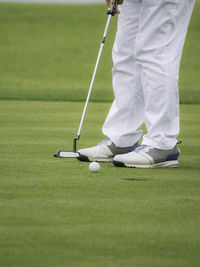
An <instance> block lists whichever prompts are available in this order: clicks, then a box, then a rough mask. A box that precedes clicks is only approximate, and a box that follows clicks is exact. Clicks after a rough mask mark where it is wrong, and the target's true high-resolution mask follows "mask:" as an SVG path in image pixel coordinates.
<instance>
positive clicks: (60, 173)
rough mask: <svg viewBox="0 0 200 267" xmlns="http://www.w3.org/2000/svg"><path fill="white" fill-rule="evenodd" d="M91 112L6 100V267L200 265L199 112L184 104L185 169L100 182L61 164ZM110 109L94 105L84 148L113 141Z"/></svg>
mask: <svg viewBox="0 0 200 267" xmlns="http://www.w3.org/2000/svg"><path fill="white" fill-rule="evenodd" d="M83 105H84V103H71V102H66V103H64V102H60V103H59V102H42V101H40V102H36V101H35V102H34V101H33V102H32V101H0V124H1V128H0V146H1V150H0V153H1V154H0V157H1V161H0V164H1V167H0V177H1V179H0V183H1V184H0V198H1V201H0V208H1V219H0V236H1V238H0V249H1V254H0V261H1V266H6V267H9V266H15V267H17V266H31V267H32V266H41V267H44V266H48V267H49V266H59V267H60V266H66V265H67V266H77V267H78V266H88V267H89V266H97V267H100V266H108V267H112V266H113V267H114V266H137V267H138V266H139V267H140V266H141V267H143V266H148V267H149V266H154V267H155V266H164V267H165V266H174V267H175V266H176V267H177V266H181V267H182V266H185V267H186V266H187V267H188V266H198V265H199V263H200V257H199V249H200V233H199V229H200V228H199V223H200V215H199V214H200V213H199V210H200V205H199V200H200V194H199V188H200V179H199V178H200V177H199V176H200V175H199V173H200V172H199V169H200V166H199V159H200V153H199V149H198V147H199V124H198V123H197V117H198V114H199V106H198V105H181V115H182V116H181V136H180V139H182V140H183V144H182V145H181V146H180V148H181V151H182V155H181V157H180V168H179V169H174V170H169V169H163V170H161V169H158V170H139V169H138V170H137V169H124V168H116V167H114V166H112V164H101V170H100V172H99V173H97V174H94V173H90V172H89V171H88V163H83V162H79V161H77V160H73V159H69V160H66V159H56V158H53V157H52V154H53V153H54V152H55V151H56V150H57V149H59V148H61V149H71V148H72V139H73V137H74V136H75V135H76V131H77V127H78V124H79V120H80V113H81V112H82V108H83ZM109 106H110V104H105V103H90V105H89V109H88V112H87V116H86V121H85V124H84V127H83V132H82V136H81V139H80V141H79V143H78V146H79V147H85V146H89V145H94V144H96V143H97V142H99V141H100V140H101V138H103V136H102V135H101V124H102V123H103V121H104V118H105V116H106V113H107V111H108V109H109ZM99 114H101V115H99Z"/></svg>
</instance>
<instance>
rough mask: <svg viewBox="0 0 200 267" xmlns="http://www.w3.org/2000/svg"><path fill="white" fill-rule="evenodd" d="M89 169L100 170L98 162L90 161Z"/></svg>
mask: <svg viewBox="0 0 200 267" xmlns="http://www.w3.org/2000/svg"><path fill="white" fill-rule="evenodd" d="M89 170H90V171H91V172H98V171H99V170H100V164H99V163H98V162H91V163H90V165H89Z"/></svg>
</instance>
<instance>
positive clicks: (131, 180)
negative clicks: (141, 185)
mask: <svg viewBox="0 0 200 267" xmlns="http://www.w3.org/2000/svg"><path fill="white" fill-rule="evenodd" d="M121 179H122V180H125V181H130V182H148V181H150V179H139V178H138V179H137V178H121Z"/></svg>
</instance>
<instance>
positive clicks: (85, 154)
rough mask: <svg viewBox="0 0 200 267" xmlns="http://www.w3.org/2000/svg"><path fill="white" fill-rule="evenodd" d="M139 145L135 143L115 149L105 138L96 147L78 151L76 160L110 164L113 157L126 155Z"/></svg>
mask: <svg viewBox="0 0 200 267" xmlns="http://www.w3.org/2000/svg"><path fill="white" fill-rule="evenodd" d="M138 146H139V144H138V143H136V144H134V145H133V146H130V147H123V148H121V147H116V146H115V145H114V144H113V143H112V141H111V140H110V139H109V138H107V139H105V140H103V141H102V142H101V143H99V144H97V145H96V146H93V147H90V148H85V149H80V150H79V151H78V153H79V157H78V160H81V161H98V162H112V161H113V158H114V156H115V155H118V154H124V153H128V152H130V151H133V150H134V149H135V148H136V147H138Z"/></svg>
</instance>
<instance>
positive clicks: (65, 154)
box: [53, 150, 79, 158]
mask: <svg viewBox="0 0 200 267" xmlns="http://www.w3.org/2000/svg"><path fill="white" fill-rule="evenodd" d="M53 156H54V157H57V158H78V157H79V153H78V152H74V151H65V150H58V151H56V153H55V154H54V155H53Z"/></svg>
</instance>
